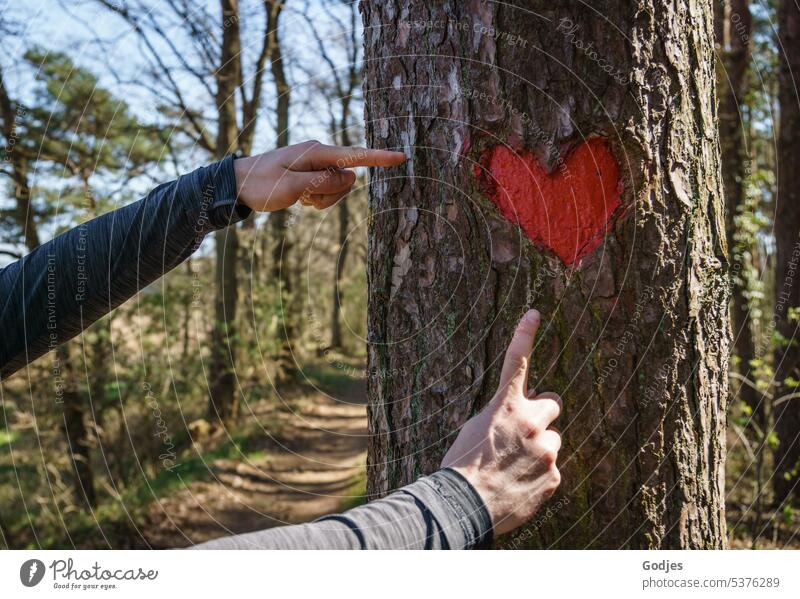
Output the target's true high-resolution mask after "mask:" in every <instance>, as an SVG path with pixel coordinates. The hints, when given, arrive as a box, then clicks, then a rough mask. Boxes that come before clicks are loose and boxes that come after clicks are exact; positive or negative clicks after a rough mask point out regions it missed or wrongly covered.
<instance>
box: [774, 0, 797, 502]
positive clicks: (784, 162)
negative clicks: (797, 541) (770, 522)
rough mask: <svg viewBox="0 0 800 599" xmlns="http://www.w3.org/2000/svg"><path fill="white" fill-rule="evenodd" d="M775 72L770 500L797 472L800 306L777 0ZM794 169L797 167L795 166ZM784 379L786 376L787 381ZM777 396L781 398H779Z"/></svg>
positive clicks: (793, 14) (785, 494) (786, 77)
mask: <svg viewBox="0 0 800 599" xmlns="http://www.w3.org/2000/svg"><path fill="white" fill-rule="evenodd" d="M778 36H779V39H780V52H779V57H780V68H779V71H778V101H779V103H780V122H779V132H778V160H777V164H778V195H777V199H776V201H775V245H776V260H775V314H774V316H773V319H774V322H775V325H776V327H777V331H778V332H779V333H780V334H781V335H782V336H783V338H784V339H785V340H786V344H785V345H780V346H779V347H778V348H777V349H776V351H775V381H776V382H777V387H778V394H777V395H778V398H779V399H778V400H777V401H776V402H775V405H774V415H775V430H776V432H777V434H778V449H777V451H776V452H775V475H774V480H775V484H774V489H775V500H776V502H777V503H779V504H781V503H784V502H789V501H792V500H795V499H796V498H797V488H798V480H800V476H798V469H799V468H800V399H797V398H793V399H786V396H787V395H790V394H792V393H797V392H798V391H800V386H798V385H797V384H796V381H798V380H800V327H798V320H797V318H791V317H790V315H789V310H790V309H791V308H797V307H800V273H798V265H799V264H798V263H800V190H798V188H797V181H796V178H797V173H798V172H799V171H798V168H800V98H799V97H798V95H797V77H798V75H800V11H799V10H798V8H797V5H796V4H795V3H794V2H789V1H787V0H784V1H783V2H781V5H780V9H779V13H778ZM795 165H797V166H795ZM787 377H790V379H789V381H787V380H786V379H787ZM780 398H783V399H782V400H781V399H780Z"/></svg>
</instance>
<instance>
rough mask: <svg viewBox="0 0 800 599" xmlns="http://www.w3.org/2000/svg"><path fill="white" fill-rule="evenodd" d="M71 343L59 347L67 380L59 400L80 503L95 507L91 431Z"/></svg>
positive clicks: (62, 367) (76, 492) (65, 379)
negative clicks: (85, 414)
mask: <svg viewBox="0 0 800 599" xmlns="http://www.w3.org/2000/svg"><path fill="white" fill-rule="evenodd" d="M71 346H72V344H71V343H64V344H63V345H61V346H60V347H59V348H58V349H57V350H56V352H57V356H58V363H59V367H60V370H61V374H62V377H63V381H64V386H63V388H62V390H61V391H62V394H61V398H60V399H61V401H60V402H59V403H61V405H62V407H63V410H64V427H63V430H64V435H65V436H66V439H67V443H68V444H69V450H70V457H71V459H72V466H73V469H74V471H75V499H76V501H77V502H78V504H79V505H83V506H88V507H92V508H93V507H95V506H96V505H97V497H96V494H95V490H94V471H93V469H92V457H91V451H90V449H91V448H90V445H89V443H90V441H89V430H88V428H87V427H86V422H85V420H84V411H85V409H84V408H85V406H84V403H85V402H84V397H83V394H82V393H81V391H80V388H79V386H78V383H77V372H75V365H74V364H73V363H72V359H73V357H72V352H71V351H70V348H71Z"/></svg>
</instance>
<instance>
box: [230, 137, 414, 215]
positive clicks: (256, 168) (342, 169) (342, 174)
mask: <svg viewBox="0 0 800 599" xmlns="http://www.w3.org/2000/svg"><path fill="white" fill-rule="evenodd" d="M405 159H406V157H405V155H404V154H403V153H402V152H391V151H389V150H370V149H367V148H347V147H341V146H328V145H325V144H321V143H319V142H318V141H307V142H303V143H300V144H295V145H293V146H287V147H285V148H279V149H277V150H272V151H271V152H265V153H263V154H259V155H257V156H250V157H249V158H239V159H237V160H235V161H234V162H233V169H234V172H235V174H236V191H237V194H238V198H239V201H240V202H241V203H242V204H244V205H245V206H248V207H249V208H251V209H253V210H256V211H258V212H272V211H275V210H281V209H283V208H288V207H289V206H291V205H292V204H294V203H295V202H297V201H298V200H299V201H300V202H301V203H302V204H304V205H306V206H313V207H314V208H316V209H318V210H322V209H324V208H328V207H330V206H332V205H333V204H335V203H336V202H338V201H339V200H340V199H342V198H343V197H344V196H346V195H347V194H348V192H349V191H350V188H351V187H352V186H353V183H354V182H355V180H356V175H355V173H354V172H353V171H352V170H349V169H351V168H355V167H358V166H380V167H390V166H397V165H399V164H402V163H403V162H404V161H405Z"/></svg>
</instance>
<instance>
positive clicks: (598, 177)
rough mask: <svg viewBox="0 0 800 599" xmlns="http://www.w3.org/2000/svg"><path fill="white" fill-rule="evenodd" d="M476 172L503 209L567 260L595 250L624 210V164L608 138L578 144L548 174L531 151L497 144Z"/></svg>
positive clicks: (537, 240)
mask: <svg viewBox="0 0 800 599" xmlns="http://www.w3.org/2000/svg"><path fill="white" fill-rule="evenodd" d="M481 166H482V168H479V167H477V166H476V167H475V174H476V175H477V177H478V179H479V181H480V182H481V183H482V186H483V188H484V189H485V190H486V193H487V195H488V197H489V199H490V200H492V202H494V204H495V205H496V206H497V207H498V208H499V210H500V213H501V214H502V215H503V216H504V217H505V218H507V219H508V220H509V221H511V222H512V223H514V224H517V225H519V226H520V227H521V228H522V231H523V232H524V233H525V235H526V236H527V237H528V238H529V239H530V240H531V241H533V242H534V243H535V244H536V245H538V246H541V247H545V248H548V249H549V250H551V251H552V252H553V253H554V254H556V255H557V256H558V257H559V258H561V260H563V261H564V263H565V264H568V265H575V264H577V263H579V262H580V260H581V259H582V258H583V257H584V256H586V255H587V254H589V253H591V252H592V251H593V250H594V249H595V248H596V247H597V246H598V245H600V243H601V241H602V240H603V236H604V235H605V234H606V232H607V231H608V229H609V227H610V226H611V224H612V223H613V221H614V220H615V218H616V216H617V215H618V213H619V208H620V206H621V201H620V198H621V195H622V186H621V182H620V176H619V166H618V165H617V160H616V158H614V154H613V153H612V152H611V148H610V147H609V145H608V143H607V142H606V141H605V140H604V139H603V138H599V137H596V138H592V139H590V140H588V141H586V142H585V143H583V144H581V145H579V146H578V147H576V148H575V149H574V150H573V151H572V152H570V154H569V155H568V156H567V158H566V159H565V160H563V161H560V162H559V164H558V167H557V168H556V169H555V171H553V172H552V173H548V172H547V171H546V170H545V169H544V167H543V166H542V165H541V164H540V163H539V160H538V159H537V158H536V156H534V154H533V153H532V152H529V151H527V150H522V151H520V152H517V151H514V150H513V149H512V148H509V147H508V146H494V147H491V148H489V149H487V150H486V151H484V152H483V154H482V156H481Z"/></svg>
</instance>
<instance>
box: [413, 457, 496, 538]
mask: <svg viewBox="0 0 800 599" xmlns="http://www.w3.org/2000/svg"><path fill="white" fill-rule="evenodd" d="M423 480H425V481H426V482H427V483H428V484H429V485H430V486H431V487H433V489H434V490H435V491H436V493H437V495H439V496H440V497H441V498H442V500H443V502H444V504H445V505H446V506H447V507H448V508H449V509H450V511H451V512H452V513H453V514H454V516H455V518H456V519H457V520H458V522H459V523H460V524H461V527H462V528H463V530H464V535H465V537H466V539H467V547H470V548H472V549H480V548H484V547H487V546H488V545H489V544H490V543H491V542H492V538H493V529H492V518H491V516H490V515H489V511H488V510H487V509H486V506H485V505H484V503H483V499H482V498H481V496H480V495H479V494H478V492H477V491H476V490H475V488H474V487H473V486H472V485H471V484H470V482H469V481H468V480H467V479H466V478H464V476H463V475H461V474H460V473H459V472H457V471H455V470H453V469H451V468H444V469H442V470H439V471H438V472H434V473H433V474H431V475H430V476H428V477H426V478H425V479H423Z"/></svg>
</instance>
